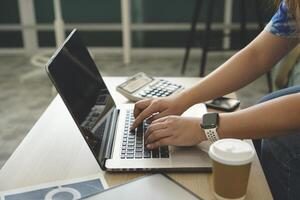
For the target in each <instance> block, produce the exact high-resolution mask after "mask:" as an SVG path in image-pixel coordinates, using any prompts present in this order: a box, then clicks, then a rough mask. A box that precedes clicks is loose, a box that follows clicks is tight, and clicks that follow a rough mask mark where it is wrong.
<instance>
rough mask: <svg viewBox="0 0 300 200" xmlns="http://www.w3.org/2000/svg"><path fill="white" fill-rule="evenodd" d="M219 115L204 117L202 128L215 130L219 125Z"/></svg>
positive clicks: (206, 115)
mask: <svg viewBox="0 0 300 200" xmlns="http://www.w3.org/2000/svg"><path fill="white" fill-rule="evenodd" d="M218 119H219V114H218V113H207V114H205V115H204V116H203V124H202V127H203V128H204V129H208V128H215V127H217V125H218Z"/></svg>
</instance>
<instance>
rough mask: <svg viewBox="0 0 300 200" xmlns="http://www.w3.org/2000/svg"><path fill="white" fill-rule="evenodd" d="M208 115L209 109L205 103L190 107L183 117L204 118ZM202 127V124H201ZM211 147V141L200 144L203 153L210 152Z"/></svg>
mask: <svg viewBox="0 0 300 200" xmlns="http://www.w3.org/2000/svg"><path fill="white" fill-rule="evenodd" d="M205 113H207V109H206V106H205V104H204V103H199V104H195V105H193V106H192V107H190V108H189V109H188V110H186V111H185V112H184V113H183V114H182V115H181V116H183V117H203V115H204V114H205ZM199 126H200V122H199ZM210 145H211V142H209V141H203V142H201V143H200V144H199V146H200V148H201V150H202V151H205V152H206V153H207V152H208V150H209V147H210Z"/></svg>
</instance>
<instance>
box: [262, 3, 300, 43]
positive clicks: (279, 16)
mask: <svg viewBox="0 0 300 200" xmlns="http://www.w3.org/2000/svg"><path fill="white" fill-rule="evenodd" d="M265 31H268V32H270V33H272V34H274V35H277V36H280V37H285V38H298V37H299V27H298V25H297V22H296V19H295V17H294V16H293V15H292V14H291V13H290V12H289V10H288V8H287V6H286V4H285V2H284V0H283V1H281V3H280V5H279V8H278V10H277V12H276V13H275V15H274V16H273V17H272V19H271V21H270V22H269V23H268V24H267V26H266V27H265Z"/></svg>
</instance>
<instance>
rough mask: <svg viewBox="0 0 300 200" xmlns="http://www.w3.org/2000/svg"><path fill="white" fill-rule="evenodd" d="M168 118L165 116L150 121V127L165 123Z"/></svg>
mask: <svg viewBox="0 0 300 200" xmlns="http://www.w3.org/2000/svg"><path fill="white" fill-rule="evenodd" d="M169 117H170V116H165V117H161V118H158V119H156V120H154V121H152V123H151V125H153V124H157V123H162V122H165V121H166V120H167V119H168V118H169Z"/></svg>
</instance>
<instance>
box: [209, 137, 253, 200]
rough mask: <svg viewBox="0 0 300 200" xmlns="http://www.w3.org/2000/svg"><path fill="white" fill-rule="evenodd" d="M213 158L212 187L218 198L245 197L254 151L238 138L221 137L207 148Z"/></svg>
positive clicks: (233, 198)
mask: <svg viewBox="0 0 300 200" xmlns="http://www.w3.org/2000/svg"><path fill="white" fill-rule="evenodd" d="M208 153H209V156H210V157H211V159H212V160H213V189H214V195H215V197H216V198H217V199H218V200H242V199H245V197H246V193H247V186H248V180H249V174H250V168H251V162H252V160H253V158H254V155H255V151H254V149H253V148H252V146H251V145H250V144H249V143H247V142H245V141H242V140H239V139H222V140H218V141H216V142H214V143H213V144H212V145H211V146H210V148H209V152H208Z"/></svg>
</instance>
